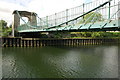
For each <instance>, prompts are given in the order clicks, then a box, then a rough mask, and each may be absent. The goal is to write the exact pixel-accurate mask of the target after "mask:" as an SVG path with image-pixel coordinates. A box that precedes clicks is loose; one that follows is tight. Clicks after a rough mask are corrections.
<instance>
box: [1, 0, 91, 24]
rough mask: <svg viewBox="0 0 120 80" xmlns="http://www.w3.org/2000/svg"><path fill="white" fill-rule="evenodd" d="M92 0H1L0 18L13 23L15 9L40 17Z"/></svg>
mask: <svg viewBox="0 0 120 80" xmlns="http://www.w3.org/2000/svg"><path fill="white" fill-rule="evenodd" d="M90 1H91V0H0V20H1V19H3V20H5V21H7V22H8V25H10V24H11V23H12V20H13V17H12V12H13V11H14V10H26V11H30V12H36V13H37V14H38V15H39V17H44V16H47V15H51V14H54V13H57V12H60V11H63V10H65V9H69V8H72V7H76V6H79V5H81V4H83V3H86V2H90Z"/></svg>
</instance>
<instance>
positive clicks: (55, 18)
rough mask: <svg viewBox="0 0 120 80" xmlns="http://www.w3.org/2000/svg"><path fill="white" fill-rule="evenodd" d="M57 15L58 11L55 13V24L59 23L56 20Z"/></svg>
mask: <svg viewBox="0 0 120 80" xmlns="http://www.w3.org/2000/svg"><path fill="white" fill-rule="evenodd" d="M56 15H57V13H55V26H56V25H57V22H56V18H57V17H56Z"/></svg>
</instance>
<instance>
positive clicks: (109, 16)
mask: <svg viewBox="0 0 120 80" xmlns="http://www.w3.org/2000/svg"><path fill="white" fill-rule="evenodd" d="M108 19H110V2H109V11H108Z"/></svg>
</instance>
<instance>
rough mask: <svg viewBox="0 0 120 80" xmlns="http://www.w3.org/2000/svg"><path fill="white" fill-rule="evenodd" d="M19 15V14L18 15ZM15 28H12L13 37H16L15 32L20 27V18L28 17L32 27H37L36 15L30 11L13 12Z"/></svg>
mask: <svg viewBox="0 0 120 80" xmlns="http://www.w3.org/2000/svg"><path fill="white" fill-rule="evenodd" d="M18 13H19V14H18ZM13 16H14V19H13V26H12V36H13V37H15V31H16V28H17V27H18V26H20V18H21V19H22V17H26V18H28V22H29V23H30V25H32V26H35V25H37V19H36V13H34V12H28V11H17V10H15V11H13Z"/></svg>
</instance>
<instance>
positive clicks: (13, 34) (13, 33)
mask: <svg viewBox="0 0 120 80" xmlns="http://www.w3.org/2000/svg"><path fill="white" fill-rule="evenodd" d="M19 25H20V18H19V16H18V15H17V14H14V20H13V25H12V36H13V37H15V29H16V28H17V27H18V26H19Z"/></svg>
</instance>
